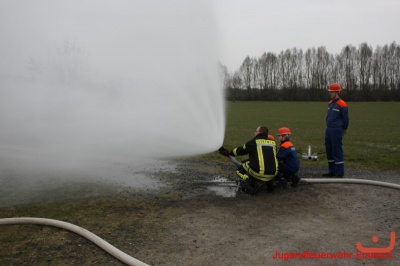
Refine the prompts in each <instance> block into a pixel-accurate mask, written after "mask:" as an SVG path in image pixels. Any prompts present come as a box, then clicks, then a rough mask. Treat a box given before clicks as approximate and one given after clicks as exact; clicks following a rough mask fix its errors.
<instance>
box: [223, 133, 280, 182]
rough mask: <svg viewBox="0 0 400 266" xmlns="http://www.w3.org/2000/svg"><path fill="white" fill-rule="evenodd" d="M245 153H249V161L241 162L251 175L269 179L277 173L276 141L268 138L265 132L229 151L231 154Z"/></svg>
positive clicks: (260, 178) (263, 179) (265, 179)
mask: <svg viewBox="0 0 400 266" xmlns="http://www.w3.org/2000/svg"><path fill="white" fill-rule="evenodd" d="M246 154H248V155H249V161H248V162H246V163H244V164H243V168H244V169H245V170H246V171H247V172H249V174H251V175H252V176H253V177H255V178H257V179H259V180H262V181H269V180H271V179H273V178H274V177H275V176H276V175H277V173H278V160H277V158H276V143H275V141H273V140H270V139H268V136H267V134H265V133H260V134H258V135H257V136H255V137H254V138H253V139H252V140H250V141H248V142H246V144H245V145H243V146H242V147H237V148H235V149H233V150H232V151H231V152H230V155H232V156H238V155H246Z"/></svg>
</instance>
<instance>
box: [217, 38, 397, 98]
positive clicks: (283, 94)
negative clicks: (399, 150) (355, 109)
mask: <svg viewBox="0 0 400 266" xmlns="http://www.w3.org/2000/svg"><path fill="white" fill-rule="evenodd" d="M220 70H221V73H222V78H223V86H224V89H225V91H226V94H227V99H228V100H230V101H235V100H241V101H246V100H252V101H254V100H267V101H321V100H323V99H325V98H326V90H327V88H328V86H329V84H331V83H335V82H338V83H340V84H341V86H342V88H343V91H342V93H341V94H342V95H343V97H344V98H346V100H348V101H400V45H397V44H396V42H393V43H391V44H386V45H384V46H377V47H376V49H375V50H374V49H373V48H372V47H371V46H370V45H368V44H367V43H362V44H360V45H359V47H358V48H356V47H355V46H352V45H346V46H345V47H344V48H343V49H342V50H341V52H340V53H339V54H336V55H333V54H330V53H329V52H328V51H327V50H326V48H325V47H324V46H321V47H318V48H314V47H313V48H309V49H307V51H306V52H303V51H302V49H296V48H292V49H287V50H286V51H281V52H280V53H279V54H275V53H271V52H268V53H263V54H262V55H261V57H259V58H256V57H253V58H251V57H249V56H247V57H246V58H245V59H244V60H243V63H242V65H241V66H240V68H239V69H238V70H236V71H234V72H233V73H230V72H229V71H228V68H227V67H226V66H224V65H222V64H220Z"/></svg>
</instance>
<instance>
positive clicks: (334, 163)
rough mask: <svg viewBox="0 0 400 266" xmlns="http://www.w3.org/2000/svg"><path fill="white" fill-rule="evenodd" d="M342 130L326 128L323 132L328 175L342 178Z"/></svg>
mask: <svg viewBox="0 0 400 266" xmlns="http://www.w3.org/2000/svg"><path fill="white" fill-rule="evenodd" d="M342 139H343V129H342V128H340V127H336V128H327V129H326V131H325V150H326V157H327V159H328V167H329V173H330V174H332V175H336V176H344V155H343V148H342Z"/></svg>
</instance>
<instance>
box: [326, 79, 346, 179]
mask: <svg viewBox="0 0 400 266" xmlns="http://www.w3.org/2000/svg"><path fill="white" fill-rule="evenodd" d="M341 90H342V88H341V86H340V85H339V84H338V83H333V84H331V85H330V86H329V89H328V91H329V97H330V99H331V101H330V102H329V104H328V112H327V115H326V131H325V149H326V157H327V159H328V170H329V171H328V173H325V174H323V175H322V176H324V177H335V176H336V177H343V176H344V155H343V147H342V146H343V145H342V139H343V136H344V135H345V134H346V132H347V128H348V126H349V108H348V106H347V103H346V102H345V101H343V100H342V99H341V98H340V96H339V93H340V91H341Z"/></svg>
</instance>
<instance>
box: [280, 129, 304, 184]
mask: <svg viewBox="0 0 400 266" xmlns="http://www.w3.org/2000/svg"><path fill="white" fill-rule="evenodd" d="M290 134H291V132H290V129H289V128H287V127H281V128H280V129H278V138H279V142H280V147H279V150H278V154H277V156H276V157H277V158H278V164H279V175H278V176H277V178H276V179H277V180H276V182H277V183H278V186H281V187H286V186H287V182H288V181H290V182H292V184H291V186H292V187H295V186H296V185H297V183H298V182H299V180H300V179H299V177H298V176H297V175H296V173H297V172H298V171H299V169H300V160H299V157H298V156H297V152H296V148H295V147H294V145H293V143H292V142H291V141H290Z"/></svg>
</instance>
